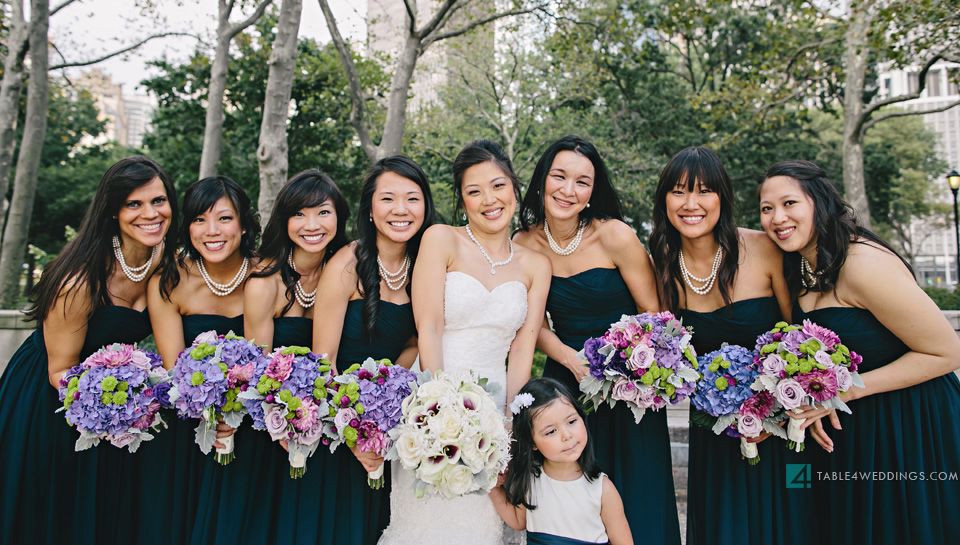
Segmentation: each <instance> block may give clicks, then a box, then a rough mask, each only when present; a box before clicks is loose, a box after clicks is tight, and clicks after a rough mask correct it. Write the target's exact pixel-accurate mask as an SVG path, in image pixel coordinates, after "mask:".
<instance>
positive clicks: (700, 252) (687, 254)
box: [650, 147, 809, 545]
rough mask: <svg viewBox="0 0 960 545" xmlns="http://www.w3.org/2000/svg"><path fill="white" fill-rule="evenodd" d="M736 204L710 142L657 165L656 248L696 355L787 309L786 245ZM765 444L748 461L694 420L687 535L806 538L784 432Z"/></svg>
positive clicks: (749, 336) (765, 324) (746, 340)
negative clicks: (748, 225) (749, 223)
mask: <svg viewBox="0 0 960 545" xmlns="http://www.w3.org/2000/svg"><path fill="white" fill-rule="evenodd" d="M733 206H734V197H733V187H732V185H731V183H730V178H729V177H728V176H727V172H726V170H724V168H723V165H722V164H721V162H720V158H719V157H718V156H717V154H716V153H714V152H713V151H712V150H710V149H709V148H705V147H690V148H686V149H684V150H683V151H681V152H679V153H677V154H676V155H674V156H673V158H671V159H670V162H669V163H668V164H667V166H666V167H665V168H664V169H663V172H662V173H661V174H660V182H659V184H658V185H657V193H656V201H655V203H654V209H653V231H652V232H651V234H650V249H651V252H652V253H653V259H654V263H655V267H656V271H657V278H658V280H659V282H658V285H659V286H660V288H661V291H660V293H661V300H662V301H663V304H664V307H666V308H667V309H668V310H670V311H672V312H674V313H675V314H677V315H678V316H679V317H681V318H682V319H683V323H684V325H687V326H691V327H693V332H694V333H693V345H694V348H695V349H696V351H697V354H699V355H703V354H706V353H708V352H711V351H713V350H716V349H718V348H720V345H721V344H722V343H724V342H727V343H730V344H739V345H741V346H744V347H746V348H749V349H751V350H752V349H753V347H754V345H755V344H756V337H757V335H760V334H761V333H763V332H765V331H767V330H769V329H770V328H771V327H773V324H775V323H776V322H778V321H780V320H781V319H783V316H786V315H788V314H787V313H788V312H789V308H790V307H789V303H788V296H787V291H786V284H785V282H784V279H783V274H782V273H781V267H782V265H781V264H782V258H781V255H780V252H779V251H777V247H776V246H775V245H773V244H771V243H770V241H769V240H767V238H766V237H764V236H763V233H761V232H759V231H753V230H749V229H740V228H737V225H736V222H735V219H734V215H733ZM690 410H691V411H693V410H695V409H693V408H692V407H691V409H690ZM759 449H760V464H759V465H757V466H750V465H749V464H747V462H746V461H745V460H743V459H742V457H741V455H740V443H739V441H737V440H735V439H731V438H730V437H727V436H726V435H716V434H714V433H713V431H711V430H709V429H706V428H703V427H700V426H697V425H693V424H691V426H690V461H689V475H688V479H687V483H688V485H687V487H688V494H687V543H688V544H690V545H695V544H703V543H710V544H734V543H736V544H740V543H755V544H769V543H796V542H798V541H799V540H800V538H801V537H802V533H801V530H802V528H801V527H800V525H799V524H797V523H793V524H791V522H792V521H791V520H790V517H789V513H790V507H789V506H788V505H787V499H788V496H786V495H785V492H786V488H785V487H786V485H785V484H784V477H783V473H782V472H783V471H784V465H783V464H784V456H785V453H786V449H785V447H784V445H783V444H782V443H781V442H779V441H766V442H764V443H761V444H760V445H759ZM798 493H801V494H802V491H799V492H798ZM789 498H790V499H797V500H798V501H797V504H796V505H802V504H803V503H806V502H807V501H809V498H808V497H803V496H800V497H797V498H794V497H793V496H790V497H789Z"/></svg>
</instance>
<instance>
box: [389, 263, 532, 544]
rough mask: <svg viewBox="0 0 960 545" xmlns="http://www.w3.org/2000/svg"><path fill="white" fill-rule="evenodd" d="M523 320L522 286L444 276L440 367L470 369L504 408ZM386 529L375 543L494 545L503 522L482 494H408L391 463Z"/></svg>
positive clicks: (405, 479)
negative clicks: (510, 360)
mask: <svg viewBox="0 0 960 545" xmlns="http://www.w3.org/2000/svg"><path fill="white" fill-rule="evenodd" d="M526 316H527V288H526V286H525V285H524V284H523V283H522V282H519V281H516V280H511V281H509V282H504V283H503V284H500V285H499V286H497V287H495V288H494V289H493V290H492V291H488V290H487V288H486V287H484V285H483V284H481V283H480V281H479V280H477V279H476V278H473V277H472V276H470V275H468V274H466V273H462V272H458V271H451V272H448V273H447V276H446V283H445V286H444V305H443V319H444V328H443V365H444V368H445V369H447V370H453V369H473V370H474V371H476V372H477V373H478V374H479V375H480V376H481V377H485V378H488V379H489V380H490V382H492V383H493V382H495V383H499V384H500V386H501V389H500V392H499V394H498V395H497V396H496V402H497V406H498V407H500V409H501V410H504V406H505V404H506V385H507V369H506V365H505V362H506V359H507V353H508V352H509V351H510V344H511V343H513V339H514V337H515V336H516V334H517V330H518V329H520V326H521V325H523V322H524V320H525V319H526ZM393 464H394V465H393V481H392V483H391V484H392V488H391V491H390V526H389V527H388V528H387V529H386V531H384V533H383V537H381V538H380V542H379V545H407V544H409V545H423V544H427V543H431V544H432V543H436V544H448V545H453V544H458V545H459V544H464V545H465V544H473V545H499V544H500V542H501V539H502V533H503V522H502V521H501V520H500V516H499V515H498V514H497V512H496V510H495V509H494V508H493V503H492V502H491V501H490V498H489V497H488V496H487V495H485V494H484V495H468V496H462V497H459V498H454V499H446V498H443V497H441V496H436V495H427V496H425V497H424V498H417V497H416V496H415V495H414V492H413V474H412V473H411V472H409V471H406V470H404V469H403V468H402V466H401V465H400V463H399V462H394V463H393Z"/></svg>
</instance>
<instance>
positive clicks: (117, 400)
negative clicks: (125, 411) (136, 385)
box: [113, 392, 127, 405]
mask: <svg viewBox="0 0 960 545" xmlns="http://www.w3.org/2000/svg"><path fill="white" fill-rule="evenodd" d="M126 402H127V392H117V393H115V394H113V404H114V405H123V404H124V403H126Z"/></svg>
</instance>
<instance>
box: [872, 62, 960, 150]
mask: <svg viewBox="0 0 960 545" xmlns="http://www.w3.org/2000/svg"><path fill="white" fill-rule="evenodd" d="M942 56H943V53H937V54H936V55H934V56H932V57H930V59H928V60H927V62H926V63H925V64H924V65H923V68H921V69H920V73H919V74H917V78H918V79H919V81H918V85H917V90H916V92H914V93H907V94H905V95H898V96H895V97H889V98H886V99H884V100H880V101H877V102H874V103H873V104H870V105H868V106H866V107H865V108H864V109H863V112H862V113H861V114H860V117H859V118H857V125H856V127H854V131H856V132H858V133H859V134H860V135H861V136H862V135H863V132H864V131H865V130H866V129H865V128H864V124H865V123H866V122H867V119H869V118H870V116H871V115H872V114H873V113H874V112H876V111H877V110H879V109H880V108H883V107H884V106H889V105H890V104H896V103H898V102H904V101H907V100H913V99H915V98H920V93H922V92H923V90H924V89H926V87H927V72H928V71H929V70H930V67H931V66H933V64H934V63H935V62H937V61H938V60H940V58H941V57H942Z"/></svg>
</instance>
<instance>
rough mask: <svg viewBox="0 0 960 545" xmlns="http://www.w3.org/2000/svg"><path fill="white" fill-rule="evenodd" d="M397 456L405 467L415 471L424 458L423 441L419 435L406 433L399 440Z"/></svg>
mask: <svg viewBox="0 0 960 545" xmlns="http://www.w3.org/2000/svg"><path fill="white" fill-rule="evenodd" d="M396 444H397V455H398V456H400V462H401V463H403V467H405V468H407V469H413V468H415V467H417V464H418V463H420V458H421V457H423V441H422V438H421V436H420V434H419V433H405V434H403V435H401V436H400V438H399V439H398V440H397V443H396Z"/></svg>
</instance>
